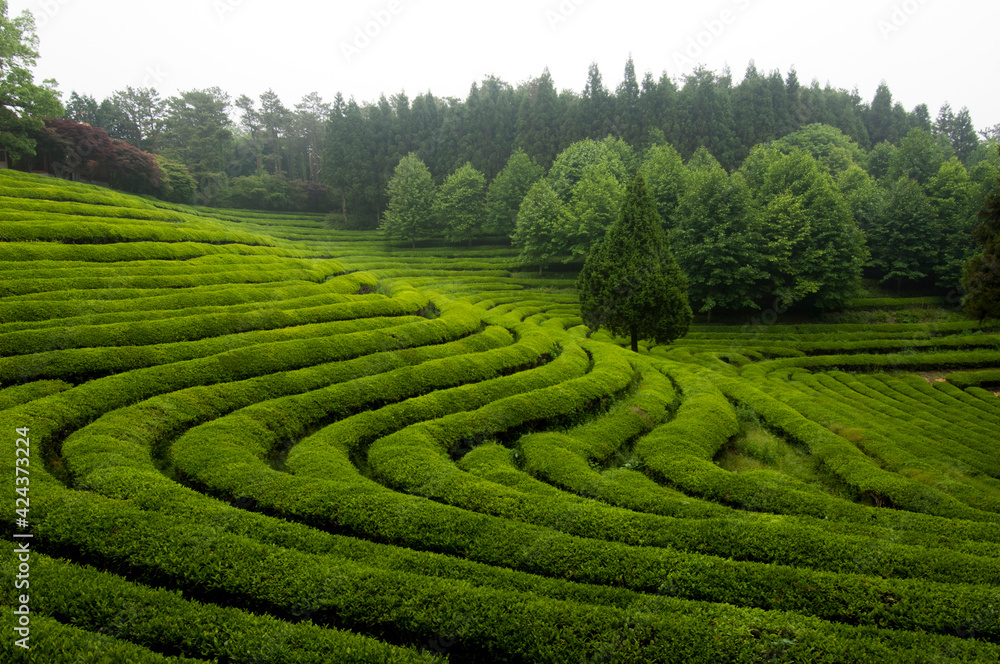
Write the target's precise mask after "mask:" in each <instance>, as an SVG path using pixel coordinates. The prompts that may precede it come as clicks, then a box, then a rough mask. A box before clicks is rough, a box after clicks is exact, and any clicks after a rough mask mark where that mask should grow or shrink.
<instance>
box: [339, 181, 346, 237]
mask: <svg viewBox="0 0 1000 664" xmlns="http://www.w3.org/2000/svg"><path fill="white" fill-rule="evenodd" d="M340 209H341V210H342V211H343V213H344V228H347V192H346V191H345V190H344V189H341V190H340Z"/></svg>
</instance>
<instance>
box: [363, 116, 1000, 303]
mask: <svg viewBox="0 0 1000 664" xmlns="http://www.w3.org/2000/svg"><path fill="white" fill-rule="evenodd" d="M984 147H988V146H985V145H984ZM977 153H978V147H977ZM977 153H973V154H972V155H970V156H967V157H966V159H967V160H968V161H969V163H974V165H973V167H972V168H971V169H970V168H967V167H966V165H965V164H964V163H963V162H962V160H961V159H960V157H959V156H958V155H957V154H956V151H955V150H954V147H953V146H952V144H951V142H950V141H949V140H946V137H945V135H944V134H943V133H942V132H940V131H938V132H935V131H933V130H932V131H928V130H925V129H921V128H919V127H915V128H912V129H910V130H909V132H908V133H907V135H906V136H905V137H904V138H903V140H902V141H900V144H899V146H895V145H892V144H891V143H888V142H882V143H880V144H878V145H876V146H875V147H874V148H873V149H872V150H864V149H863V148H862V147H861V146H860V145H859V144H858V143H856V142H855V141H854V140H852V139H851V138H850V137H848V136H846V135H845V134H844V133H843V132H842V131H841V130H839V129H837V128H835V127H831V126H829V125H824V124H820V123H816V124H812V125H808V126H806V127H803V128H801V129H799V130H798V131H796V132H793V133H791V134H789V135H787V136H785V137H783V138H781V139H778V140H775V141H771V142H769V143H765V144H760V145H756V146H754V147H753V148H752V149H751V150H750V152H749V154H747V156H746V157H745V158H744V160H743V161H742V163H741V164H739V165H738V167H737V168H736V169H733V170H732V171H730V170H727V169H726V168H724V167H723V165H722V163H721V162H720V161H719V160H718V159H717V158H716V157H715V156H714V155H713V154H712V153H711V151H710V150H709V149H707V148H706V147H704V146H702V147H699V148H698V149H697V150H696V151H695V152H694V153H693V154H692V155H691V156H690V157H688V158H687V159H685V158H684V157H683V156H682V154H681V152H680V151H679V150H678V149H677V148H676V147H674V146H673V145H671V144H670V143H668V142H665V141H663V140H662V137H660V140H659V141H658V142H655V143H653V144H652V145H650V146H649V147H648V148H646V149H644V150H641V151H637V150H635V149H634V148H633V147H632V146H631V145H629V144H628V143H627V142H626V141H624V140H623V139H621V138H613V137H611V136H607V137H605V138H604V139H603V140H599V141H598V140H593V139H589V138H587V139H583V140H580V141H577V142H575V143H572V144H571V145H569V146H568V147H567V148H566V149H565V150H563V151H561V152H560V153H559V154H557V155H556V157H555V159H554V160H553V162H552V164H551V165H550V166H549V167H548V168H547V169H546V168H545V167H544V166H542V165H541V164H539V163H538V161H537V159H536V158H535V157H533V156H532V155H530V154H529V153H527V152H526V151H524V150H520V149H519V150H517V151H516V152H515V153H514V154H513V155H511V157H510V158H509V159H508V160H507V162H506V164H504V166H503V167H502V168H501V169H500V171H499V172H498V173H497V174H496V176H495V177H494V178H492V180H490V179H489V178H487V177H486V175H485V174H484V173H483V172H481V171H479V170H478V169H476V168H475V167H474V166H473V165H472V163H471V162H466V163H465V164H463V165H461V166H460V167H458V168H457V169H455V171H454V172H452V173H450V174H449V175H447V176H446V177H445V178H444V180H443V182H442V183H441V184H440V185H437V184H435V181H434V177H433V173H432V171H431V170H430V168H429V167H428V166H427V165H426V164H425V163H424V162H423V160H422V159H421V158H420V156H419V155H418V154H417V153H416V152H411V153H409V154H407V155H406V156H404V157H403V158H401V159H400V161H399V163H398V165H397V166H396V168H395V169H394V173H393V176H392V177H391V178H390V180H389V182H388V185H387V189H386V194H387V197H388V206H387V210H386V212H385V214H384V215H383V218H382V223H381V226H380V228H381V230H382V231H383V232H384V233H385V234H386V235H387V236H389V237H391V238H395V239H398V240H402V241H406V242H408V243H410V244H411V245H415V244H416V242H417V241H418V240H421V239H424V238H444V239H445V240H447V241H451V242H465V243H471V242H472V241H474V240H476V239H477V238H484V237H497V236H500V237H509V238H510V239H511V241H512V243H513V244H514V246H516V247H519V248H520V249H521V262H522V264H525V265H534V266H536V267H537V268H538V269H539V271H540V272H541V271H542V270H543V269H544V268H545V267H546V266H555V265H558V264H561V263H574V264H576V265H577V266H578V265H579V264H580V263H582V262H583V261H584V259H586V257H587V256H588V255H590V253H591V252H592V251H593V250H594V249H595V248H596V247H598V246H599V245H600V244H601V242H602V240H603V239H604V238H605V235H606V233H608V229H609V228H611V227H612V225H613V224H614V222H615V221H616V220H617V219H618V217H619V216H620V214H621V211H622V209H623V205H624V202H625V193H626V188H627V186H628V182H629V181H630V180H631V178H632V176H633V174H635V173H640V174H641V175H642V178H643V181H644V187H645V188H646V189H647V190H648V191H649V195H650V198H651V200H652V201H653V202H654V205H655V208H656V214H657V218H658V219H659V224H660V227H661V230H662V232H663V233H664V235H665V237H667V238H668V241H669V244H670V246H671V247H672V250H673V252H674V254H675V255H676V259H677V262H678V264H679V265H680V267H681V269H682V271H683V272H684V274H686V275H687V278H688V282H689V284H690V286H689V289H690V291H689V296H690V302H691V305H692V306H693V307H694V309H695V310H696V311H697V312H699V313H707V314H711V312H712V311H713V310H739V309H745V308H754V307H762V306H769V305H773V306H776V307H788V306H791V305H793V304H798V303H807V304H809V305H811V306H814V307H817V308H822V309H830V308H837V307H841V306H843V305H844V304H846V302H847V300H848V299H850V298H852V297H854V295H855V293H856V290H857V287H858V285H859V283H860V280H861V279H862V277H863V276H868V277H871V278H875V279H878V280H880V281H881V282H883V283H885V284H886V285H888V286H890V287H894V288H896V289H900V288H903V287H914V286H918V287H924V288H933V287H937V288H941V289H946V290H956V291H957V290H958V289H959V288H960V287H961V284H962V274H963V269H964V268H965V266H966V264H967V263H968V261H969V260H970V258H971V257H972V256H973V255H974V254H975V253H976V251H977V246H976V244H975V240H974V236H973V231H974V229H975V228H976V227H977V226H978V224H979V219H978V213H979V211H980V210H981V209H982V208H983V206H984V204H985V202H986V201H987V199H988V198H989V196H990V195H991V194H997V193H1000V192H998V184H997V180H998V177H1000V152H997V149H996V145H995V144H994V145H993V146H992V149H991V150H990V149H987V150H984V151H983V152H982V153H981V154H979V156H980V157H981V160H979V161H974V159H973V158H972V157H973V156H974V155H976V154H977Z"/></svg>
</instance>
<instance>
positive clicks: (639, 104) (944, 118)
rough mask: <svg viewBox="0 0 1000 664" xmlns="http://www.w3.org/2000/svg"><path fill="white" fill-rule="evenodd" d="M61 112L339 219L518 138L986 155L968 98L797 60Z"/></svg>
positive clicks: (486, 157)
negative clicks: (908, 88) (823, 141)
mask: <svg viewBox="0 0 1000 664" xmlns="http://www.w3.org/2000/svg"><path fill="white" fill-rule="evenodd" d="M61 117H62V118H63V119H67V120H72V121H75V122H81V123H87V124H89V125H91V126H93V127H99V128H102V129H104V130H105V131H106V132H107V133H108V136H109V137H110V138H112V139H115V140H120V141H124V142H126V143H128V144H130V145H132V146H134V147H136V148H138V149H140V150H142V151H145V152H148V153H151V154H154V155H157V156H159V157H161V158H162V159H167V160H169V161H171V162H174V163H179V164H183V165H184V166H185V167H186V168H187V170H188V171H189V173H190V174H191V175H192V176H193V177H194V179H195V181H196V185H197V202H199V203H204V204H210V205H231V206H234V207H256V208H262V209H289V210H292V209H299V210H312V211H323V212H328V211H334V210H336V211H337V212H339V213H340V217H341V220H342V223H343V225H344V226H345V227H349V228H369V229H370V228H375V227H377V226H378V224H379V222H380V219H381V217H382V215H383V213H384V212H385V210H386V209H387V205H388V197H387V194H386V187H387V185H388V181H389V179H390V177H391V176H392V171H393V169H394V168H395V166H396V164H398V163H399V160H400V159H401V158H402V157H404V156H405V155H407V154H409V153H410V152H413V153H414V154H416V155H417V156H419V157H420V159H421V160H422V161H423V162H424V163H425V164H426V166H427V167H428V169H429V170H430V172H431V175H432V177H433V178H434V180H435V182H436V183H439V184H440V183H441V182H443V180H444V179H445V178H446V177H447V176H448V175H449V174H451V173H453V172H454V171H455V170H456V169H458V168H459V167H461V166H462V165H463V164H465V163H469V164H470V165H471V166H472V167H473V168H475V169H476V170H478V171H479V172H481V173H482V174H483V175H484V176H485V177H486V178H487V180H488V181H490V180H492V179H493V178H494V177H496V175H497V174H498V173H499V172H500V170H501V169H502V168H503V166H504V165H505V163H506V162H507V160H508V158H509V157H510V156H511V155H512V154H513V153H514V152H515V151H517V150H522V151H524V152H525V153H526V154H527V155H528V156H529V157H531V158H533V159H534V160H535V162H536V163H538V164H539V165H540V166H542V167H543V168H546V169H547V168H549V167H550V166H551V165H552V163H553V162H554V161H555V158H556V156H557V155H558V154H559V153H560V152H562V151H563V150H565V149H566V148H567V147H569V146H570V145H572V144H573V143H576V142H578V141H580V140H583V139H586V138H590V139H594V140H601V139H603V138H605V137H607V136H612V137H614V138H616V139H621V140H622V141H624V142H625V143H627V144H628V145H629V146H631V147H632V148H633V149H634V150H636V151H644V150H646V149H648V148H650V147H652V146H653V145H656V144H660V143H669V144H671V145H673V146H674V147H675V148H676V149H677V150H678V152H679V153H680V154H681V155H682V157H683V158H684V159H688V158H690V157H691V156H692V155H693V154H694V152H695V151H696V150H698V149H699V148H702V147H704V148H705V149H707V150H709V151H710V152H711V154H712V155H713V156H714V157H715V158H716V159H717V160H718V161H719V163H720V164H721V165H722V166H723V168H725V169H727V170H729V171H732V170H735V169H736V168H737V167H738V166H739V165H740V164H741V163H742V162H743V160H744V159H746V157H747V156H748V155H749V154H750V151H751V150H752V149H753V147H754V146H756V145H760V144H762V143H768V142H770V141H773V140H777V139H779V138H781V137H783V136H787V135H788V134H791V133H793V132H795V131H798V130H799V129H801V128H802V127H805V126H808V125H810V124H815V123H822V124H826V125H829V126H832V127H836V128H837V129H839V130H840V131H841V132H842V133H843V134H844V135H845V136H847V137H848V138H850V139H851V140H852V141H854V142H855V143H857V145H858V146H859V147H860V148H861V149H863V150H866V151H867V150H871V149H873V148H875V147H876V146H878V145H880V144H881V143H887V144H889V145H893V146H899V145H900V144H901V142H902V141H903V139H904V138H906V136H907V135H908V133H909V132H910V131H911V130H912V129H914V128H919V129H923V130H925V131H928V132H931V133H932V134H934V136H935V140H937V141H939V142H940V143H942V145H943V146H946V148H947V151H948V152H949V156H950V155H951V154H954V155H955V156H957V157H958V158H959V160H960V161H961V162H962V163H963V164H965V165H967V166H969V165H970V164H971V163H972V162H974V161H977V160H980V159H981V158H982V155H983V150H982V144H983V143H984V142H985V141H984V140H983V138H981V137H980V135H979V134H977V132H976V129H975V127H974V125H973V123H972V118H971V116H970V113H969V111H968V109H966V108H962V109H961V110H959V111H958V112H957V113H956V112H953V111H952V109H951V108H950V107H949V106H947V105H946V106H945V107H943V108H942V109H941V110H940V111H939V114H938V116H937V117H936V118H932V117H931V114H930V112H929V110H928V108H927V106H926V105H925V104H921V105H918V106H916V107H915V108H914V109H912V110H906V109H904V107H903V106H902V105H901V104H900V103H899V102H897V101H894V99H893V96H892V93H891V91H890V89H889V86H888V85H887V84H885V83H882V84H881V85H879V87H878V89H877V90H876V92H875V95H874V97H873V98H872V99H871V100H870V101H863V100H862V98H861V96H860V95H859V93H858V92H857V90H856V89H855V90H854V91H851V92H848V91H846V90H843V89H835V88H833V87H831V86H830V85H829V84H827V85H826V86H825V87H821V86H820V84H819V83H818V82H817V81H813V82H812V83H811V84H809V85H804V84H802V83H800V81H799V80H798V76H797V74H796V72H795V70H794V69H792V70H790V71H789V72H787V74H781V73H780V72H778V71H776V70H775V71H771V72H768V73H765V72H762V71H760V70H758V69H757V68H756V66H755V65H754V64H753V63H752V62H751V63H750V65H749V66H748V67H747V69H746V71H745V73H744V76H743V78H742V80H741V81H740V82H739V83H734V81H733V77H732V75H731V73H730V72H729V71H728V70H724V71H723V72H721V73H716V72H712V71H709V70H707V69H704V68H699V69H697V70H696V71H694V72H692V73H690V74H687V75H685V76H683V77H682V78H681V79H675V78H672V77H670V76H668V74H667V73H666V72H664V73H662V74H661V75H660V76H659V77H658V78H657V77H654V76H653V74H652V73H647V74H645V76H644V77H643V78H642V79H641V80H640V79H639V78H638V77H637V75H636V70H635V65H634V63H633V61H632V59H631V58H629V59H628V60H627V62H626V63H625V69H624V76H623V80H622V82H621V83H620V84H619V85H618V86H617V87H616V88H615V89H614V90H610V89H608V87H607V86H606V85H605V84H604V82H603V77H602V74H601V71H600V69H599V67H598V66H597V64H592V65H590V68H589V71H588V77H587V82H586V85H585V87H584V89H583V90H582V91H580V92H575V91H571V90H565V89H564V90H561V91H560V90H557V88H556V85H555V82H554V81H553V79H552V77H551V75H550V74H549V72H548V71H547V70H545V71H543V73H542V74H541V75H540V76H538V77H535V78H533V79H531V80H529V81H526V82H522V83H520V84H518V85H517V86H512V85H511V84H509V83H507V82H505V81H503V80H502V79H500V78H497V77H495V76H490V77H487V78H486V79H484V80H482V81H481V82H479V83H474V84H473V85H472V86H471V88H470V90H469V94H468V96H467V97H466V98H465V99H456V98H441V97H438V96H435V95H434V94H433V93H432V92H430V91H428V92H425V93H423V94H419V95H417V96H416V97H414V98H413V99H412V100H411V99H410V97H409V96H408V95H407V94H406V93H405V92H403V91H401V92H399V93H397V94H394V95H390V96H388V97H386V96H385V95H382V96H381V97H380V98H379V99H378V100H377V101H375V102H368V103H359V102H357V101H355V100H354V99H353V98H350V99H346V100H345V98H344V96H343V95H342V94H341V93H337V94H336V95H335V96H334V98H333V99H332V100H324V99H323V98H322V97H321V96H320V95H319V94H318V93H315V92H313V93H310V94H308V95H306V96H304V97H303V98H302V99H301V100H300V101H299V103H297V104H295V105H294V106H289V105H287V104H286V103H284V102H283V101H282V100H281V99H280V98H279V96H278V95H277V94H276V93H274V91H273V90H266V91H264V92H263V93H261V94H260V95H259V96H258V97H256V98H251V97H249V96H247V95H241V96H239V97H237V98H235V99H234V98H233V97H231V96H230V95H229V94H228V93H226V92H225V91H224V90H222V89H221V88H218V87H214V88H208V89H204V90H190V91H185V92H181V93H178V94H177V95H175V96H172V97H168V98H162V97H161V96H160V95H159V93H158V92H157V91H156V90H155V89H152V88H132V87H126V88H125V89H123V90H120V91H117V92H115V93H113V94H112V95H111V96H109V97H108V98H106V99H103V100H98V99H96V98H94V97H92V96H90V95H87V94H81V93H77V92H76V91H74V92H72V93H71V94H70V95H69V98H68V100H67V101H66V102H65V109H64V114H63V115H62V116H61ZM995 135H996V130H995V129H993V130H988V131H985V132H983V137H994V136H995ZM58 156H59V155H58V154H56V155H54V159H55V160H58Z"/></svg>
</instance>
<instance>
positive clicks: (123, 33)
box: [9, 0, 1000, 129]
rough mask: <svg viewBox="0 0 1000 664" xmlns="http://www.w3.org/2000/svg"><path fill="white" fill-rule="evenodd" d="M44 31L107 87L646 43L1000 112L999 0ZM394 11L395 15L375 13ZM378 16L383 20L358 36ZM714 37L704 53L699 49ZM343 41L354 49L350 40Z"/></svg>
mask: <svg viewBox="0 0 1000 664" xmlns="http://www.w3.org/2000/svg"><path fill="white" fill-rule="evenodd" d="M9 5H10V11H9V15H10V16H14V15H17V14H20V13H21V11H22V10H24V9H30V10H31V11H32V12H33V13H34V14H35V16H36V20H37V24H38V35H39V38H40V40H41V44H40V54H41V58H40V60H39V65H38V68H37V69H36V78H37V79H39V80H40V79H43V78H55V79H56V80H57V81H58V82H59V89H60V90H61V91H62V92H63V93H64V96H66V97H68V95H69V92H70V91H71V90H76V91H77V92H80V93H88V94H92V95H94V96H95V97H97V98H98V99H99V100H100V99H102V98H104V97H106V96H109V95H110V94H111V93H112V92H113V91H115V90H119V89H123V88H125V87H126V86H129V85H131V86H133V87H138V86H150V87H155V88H157V90H159V92H160V94H161V95H162V96H164V97H166V96H170V95H173V94H176V93H177V92H178V91H179V90H190V89H194V88H206V87H210V86H219V87H221V88H222V89H223V90H225V91H226V92H228V93H229V94H230V95H231V96H232V97H233V98H234V99H235V98H236V97H237V96H239V95H240V94H248V95H250V96H252V97H256V96H259V95H260V93H261V92H264V91H265V90H267V89H268V88H272V89H274V90H275V91H276V92H277V93H278V95H279V96H280V97H281V99H282V101H283V102H284V103H285V105H286V106H289V107H291V106H294V105H295V103H297V102H298V101H299V100H300V99H301V98H302V96H303V95H305V94H307V93H309V92H311V91H317V92H319V93H320V95H321V96H323V98H324V99H327V100H330V99H332V98H333V96H334V94H335V93H336V92H337V91H338V90H339V91H341V92H343V94H344V97H345V98H348V97H350V96H352V95H353V96H354V97H355V98H356V99H357V100H358V101H374V100H376V99H377V98H378V96H379V95H380V94H381V93H385V94H386V96H389V95H392V94H393V93H396V92H399V91H400V90H405V91H406V93H407V94H408V95H409V96H410V98H411V99H412V98H413V97H415V96H416V95H418V94H420V93H422V92H425V91H427V90H431V91H432V92H433V93H434V94H435V95H437V96H440V97H447V96H453V97H460V98H464V97H466V95H467V94H468V91H469V87H470V86H471V85H472V83H473V82H476V81H480V80H482V78H483V77H485V76H486V75H489V74H495V75H497V76H498V77H500V78H502V79H503V80H505V81H507V82H508V83H510V84H511V85H517V84H518V83H519V82H522V81H524V80H527V79H529V78H531V77H534V76H537V75H539V74H540V73H541V72H542V69H543V68H544V67H546V66H547V67H548V68H549V70H550V72H551V73H552V76H553V78H554V80H555V84H556V87H557V88H559V89H566V88H569V89H572V90H574V91H576V92H580V91H582V89H583V86H584V83H585V81H586V76H587V68H588V66H589V65H590V63H591V62H595V61H596V62H597V64H598V66H599V67H600V69H601V74H602V76H603V78H604V83H605V86H606V87H608V88H609V89H610V90H614V88H615V87H616V86H617V85H618V83H619V82H620V81H621V78H622V74H623V70H624V65H625V61H626V59H627V58H628V56H629V54H630V53H631V54H632V56H633V59H634V62H635V67H636V73H637V76H638V78H639V79H640V80H641V79H642V76H643V75H644V73H645V72H647V71H651V72H652V73H653V74H654V76H656V77H657V78H658V77H659V75H660V74H661V73H662V72H663V71H666V72H667V73H668V74H669V75H670V76H672V77H674V78H679V77H681V76H683V75H684V74H686V73H689V72H690V71H692V70H693V69H694V67H695V65H696V64H698V63H701V64H704V65H705V66H707V67H708V68H709V69H712V70H715V71H717V72H719V71H721V70H722V68H723V67H724V66H725V65H726V64H728V65H729V67H730V68H731V70H732V73H733V78H734V82H739V80H740V79H741V78H742V76H743V72H744V71H745V69H746V66H747V63H748V62H749V61H750V60H751V59H754V60H755V61H756V64H757V68H758V69H760V70H762V71H764V72H769V71H771V70H773V69H779V70H780V71H781V72H782V73H787V71H788V69H789V68H790V67H792V66H794V67H795V68H796V70H797V71H798V76H799V80H800V81H801V82H802V84H803V85H808V84H809V83H810V82H811V81H812V79H814V78H815V79H817V80H818V81H819V82H820V84H821V85H825V84H826V83H827V82H829V83H830V84H831V85H832V86H833V87H835V88H844V89H848V90H850V89H852V88H854V87H855V86H856V87H857V88H858V91H859V93H860V94H861V97H862V98H863V99H864V100H866V101H870V100H871V98H872V97H873V96H874V94H875V89H876V87H877V86H878V84H879V81H880V80H883V79H884V80H885V81H886V82H887V83H888V84H889V87H890V89H891V90H892V93H893V98H894V100H895V101H899V102H901V103H902V104H903V105H904V106H905V107H906V108H907V110H911V109H912V108H913V107H914V106H916V105H917V104H919V103H926V104H927V105H928V106H929V108H930V112H931V117H932V118H934V117H936V116H937V112H938V109H939V108H940V106H941V104H942V103H944V102H945V101H949V102H950V103H951V105H952V107H953V108H954V110H955V111H958V109H959V108H961V107H962V106H968V107H969V109H970V111H971V113H972V119H973V122H974V123H975V125H976V127H977V128H978V129H982V128H985V127H987V126H993V125H995V124H998V123H1000V91H998V90H997V87H996V83H997V81H998V80H1000V48H998V47H997V43H998V42H997V40H996V33H997V29H998V27H1000V20H998V19H1000V3H997V1H996V0H952V1H951V2H945V1H944V0H839V1H832V0H797V1H795V0H709V1H707V2H695V1H693V0H688V1H685V2H679V1H676V0H664V1H662V2H638V1H635V0H542V1H541V2H530V1H528V0H505V1H503V2H488V3H486V2H478V3H475V2H472V1H470V0H466V1H464V2H463V1H461V0H361V1H358V2H350V3H348V2H342V1H337V0H332V1H329V2H325V3H320V2H317V1H315V0H312V1H307V0H281V1H280V2H278V1H275V0H155V1H154V0H10V2H9ZM379 16H380V17H381V20H382V23H384V24H385V25H377V24H376V23H374V21H375V20H376V19H377V18H378V17H379ZM366 27H367V28H368V29H369V31H370V32H371V33H373V34H374V35H375V36H373V37H367V40H368V43H367V44H366V43H365V42H364V41H356V40H357V38H358V31H364V30H365V29H366ZM692 40H694V41H700V42H701V44H702V46H700V47H697V46H695V47H694V48H700V52H698V51H695V50H690V49H692V43H693V41H692ZM345 47H348V48H353V49H356V50H355V51H353V52H350V53H345Z"/></svg>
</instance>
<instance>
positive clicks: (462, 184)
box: [434, 162, 486, 244]
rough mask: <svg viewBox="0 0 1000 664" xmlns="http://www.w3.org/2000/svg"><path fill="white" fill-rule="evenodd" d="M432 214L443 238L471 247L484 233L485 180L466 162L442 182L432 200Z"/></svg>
mask: <svg viewBox="0 0 1000 664" xmlns="http://www.w3.org/2000/svg"><path fill="white" fill-rule="evenodd" d="M434 213H435V215H436V216H437V223H438V225H439V226H440V227H441V228H443V229H444V236H445V239H447V240H448V241H449V242H468V243H470V244H471V243H472V240H473V239H474V238H477V237H480V236H482V234H483V221H484V218H485V216H486V177H485V176H484V175H483V174H482V173H480V172H479V171H477V170H476V169H475V168H473V167H472V164H470V163H469V162H466V163H465V165H464V166H462V167H460V168H458V169H456V170H455V172H454V173H452V174H451V175H449V176H448V177H447V178H445V180H444V182H443V183H441V186H440V187H439V188H438V191H437V196H436V197H435V199H434Z"/></svg>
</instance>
